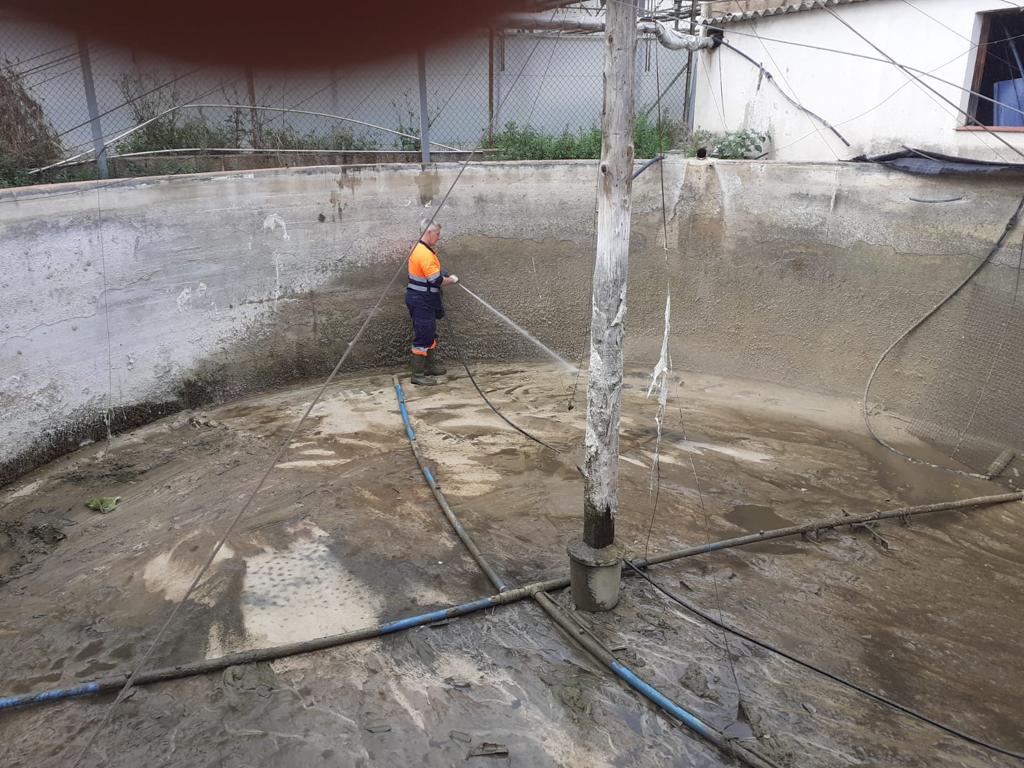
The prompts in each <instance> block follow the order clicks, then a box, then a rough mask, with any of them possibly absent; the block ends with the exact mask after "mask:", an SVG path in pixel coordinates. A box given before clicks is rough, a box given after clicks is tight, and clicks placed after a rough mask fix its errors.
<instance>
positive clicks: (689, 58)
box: [676, 0, 700, 132]
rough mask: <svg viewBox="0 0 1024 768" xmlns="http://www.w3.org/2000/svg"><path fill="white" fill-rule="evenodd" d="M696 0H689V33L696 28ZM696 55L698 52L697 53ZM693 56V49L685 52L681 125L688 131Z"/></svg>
mask: <svg viewBox="0 0 1024 768" xmlns="http://www.w3.org/2000/svg"><path fill="white" fill-rule="evenodd" d="M678 12H679V4H678V3H677V4H676V29H678V28H679V13H678ZM696 20H697V0H691V1H690V34H691V35H692V34H695V33H696V30H697V26H696ZM697 55H698V56H699V55H700V54H697ZM693 57H694V51H687V52H686V89H685V91H684V93H683V125H684V126H685V127H686V130H687V131H688V132H692V131H693V84H694V83H695V82H696V81H695V80H694V78H693Z"/></svg>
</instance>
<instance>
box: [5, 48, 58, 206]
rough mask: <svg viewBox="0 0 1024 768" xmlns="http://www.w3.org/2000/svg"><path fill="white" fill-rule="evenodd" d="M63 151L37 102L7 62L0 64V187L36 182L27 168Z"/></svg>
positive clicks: (54, 156) (40, 164) (42, 162)
mask: <svg viewBox="0 0 1024 768" xmlns="http://www.w3.org/2000/svg"><path fill="white" fill-rule="evenodd" d="M63 151H64V150H63V147H62V146H61V142H60V138H59V137H58V136H57V132H56V131H55V130H54V129H53V126H52V125H51V124H50V121H49V120H47V119H46V116H45V115H44V114H43V109H42V107H41V106H40V105H39V102H38V101H36V100H35V98H33V96H32V94H31V93H29V91H28V89H26V88H25V84H24V83H23V82H22V79H21V75H20V74H19V73H18V72H17V71H16V70H15V69H14V68H13V67H12V66H11V65H10V62H7V61H4V62H3V63H2V64H0V187H8V186H20V185H23V184H32V183H38V179H37V178H36V177H35V175H33V176H29V175H28V171H29V170H30V169H32V168H38V167H40V166H43V165H48V164H50V163H52V162H54V161H56V160H58V159H60V156H61V154H62V153H63Z"/></svg>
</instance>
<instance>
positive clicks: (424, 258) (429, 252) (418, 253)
mask: <svg viewBox="0 0 1024 768" xmlns="http://www.w3.org/2000/svg"><path fill="white" fill-rule="evenodd" d="M442 280H444V273H443V272H442V270H441V262H440V260H439V259H438V258H437V254H436V253H435V252H434V250H433V249H432V248H431V247H430V246H429V245H427V244H426V243H424V242H423V241H422V240H421V241H420V242H418V243H416V247H415V248H413V249H412V253H410V254H409V284H408V285H407V286H406V288H407V289H408V290H410V291H416V292H417V293H428V294H429V293H440V291H441V281H442Z"/></svg>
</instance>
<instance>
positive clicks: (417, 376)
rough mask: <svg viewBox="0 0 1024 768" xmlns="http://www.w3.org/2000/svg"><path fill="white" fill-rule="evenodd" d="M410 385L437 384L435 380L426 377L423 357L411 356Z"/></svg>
mask: <svg viewBox="0 0 1024 768" xmlns="http://www.w3.org/2000/svg"><path fill="white" fill-rule="evenodd" d="M412 383H413V384H425V385H427V386H430V385H432V384H437V379H435V378H433V377H432V376H428V375H427V358H426V357H425V356H424V355H415V354H414V355H413V356H412Z"/></svg>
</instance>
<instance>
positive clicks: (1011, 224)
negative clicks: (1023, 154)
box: [861, 197, 1024, 480]
mask: <svg viewBox="0 0 1024 768" xmlns="http://www.w3.org/2000/svg"><path fill="white" fill-rule="evenodd" d="M1022 209H1024V197H1022V198H1021V199H1020V202H1019V203H1017V208H1016V209H1015V210H1014V212H1013V213H1012V214H1011V215H1010V218H1009V219H1008V220H1007V222H1006V226H1005V227H1003V231H1002V233H1001V234H1000V235H999V238H998V239H997V240H996V242H995V245H993V246H992V247H991V248H990V249H989V251H988V253H987V254H986V255H985V258H983V259H982V260H981V261H980V262H978V264H977V266H975V267H974V269H972V270H971V271H970V273H969V274H968V275H967V277H965V278H964V279H963V280H961V281H960V283H959V284H958V285H957V286H956V287H954V288H953V290H951V291H950V292H949V293H947V294H946V295H945V296H944V297H943V298H942V299H941V300H940V301H939V302H938V303H937V304H935V306H933V307H932V308H931V309H929V310H928V311H927V312H925V313H924V314H923V315H922V316H921V318H920V319H919V320H918V321H917V322H915V323H914V324H913V325H911V326H910V327H909V328H907V330H905V331H904V332H903V333H901V334H900V336H899V337H898V338H897V339H896V340H895V341H894V342H893V343H892V344H890V345H889V346H888V347H887V348H886V350H885V351H884V352H883V353H882V356H881V357H879V358H878V361H877V362H876V363H875V367H874V368H872V369H871V375H870V376H868V381H867V384H865V385H864V399H863V400H862V402H861V416H863V418H864V426H865V427H867V430H868V434H870V435H871V437H872V439H873V440H874V441H875V442H876V443H878V444H879V445H881V446H882V447H883V448H887V449H888V450H890V451H892V452H893V453H895V454H896V455H897V456H902V457H903V458H904V459H906V460H907V461H910V462H912V463H914V464H922V465H924V466H926V467H932V468H933V469H941V470H942V471H944V472H953V473H954V474H957V475H963V476H966V477H977V478H981V479H983V480H988V479H990V478H989V476H988V475H983V474H980V473H978V472H967V471H965V470H962V469H956V468H953V467H944V466H942V465H940V464H934V463H932V462H930V461H926V460H924V459H918V458H916V457H914V456H911V455H910V454H908V453H905V452H903V451H901V450H900V449H899V448H896V447H895V446H893V445H891V444H889V443H888V442H886V441H885V440H884V439H882V437H880V436H879V434H878V433H877V432H875V429H874V427H872V426H871V417H870V414H869V412H868V397H869V395H870V394H871V385H872V383H874V380H875V377H876V376H877V375H878V369H879V368H881V367H882V363H883V362H885V359H886V358H887V357H889V354H890V353H891V352H892V351H893V350H894V349H895V348H896V347H897V346H898V345H899V344H900V343H901V342H902V341H903V340H904V339H906V338H907V337H908V336H910V334H912V333H913V332H914V331H916V330H917V329H918V328H920V327H921V326H922V325H924V324H925V322H927V320H928V319H929V318H930V317H931V316H932V315H934V314H935V313H936V312H938V311H939V310H940V309H942V307H944V306H945V305H946V304H947V303H949V301H950V300H951V299H952V298H953V297H954V296H956V295H957V294H958V293H960V291H962V290H963V289H964V288H965V287H967V284H968V283H970V282H971V281H972V280H973V279H974V278H975V277H977V275H978V273H979V272H981V270H982V269H983V268H984V267H985V266H986V265H987V264H988V263H989V262H990V261H992V258H993V257H994V256H995V255H996V253H997V252H998V251H999V249H1000V248H1002V247H1003V242H1004V241H1005V240H1006V237H1007V236H1008V235H1009V234H1010V232H1011V231H1012V230H1013V229H1014V228H1015V227H1016V226H1017V220H1018V219H1019V218H1020V213H1021V210H1022Z"/></svg>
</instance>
